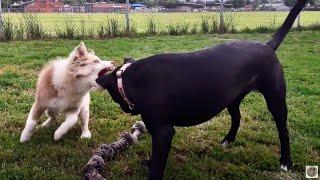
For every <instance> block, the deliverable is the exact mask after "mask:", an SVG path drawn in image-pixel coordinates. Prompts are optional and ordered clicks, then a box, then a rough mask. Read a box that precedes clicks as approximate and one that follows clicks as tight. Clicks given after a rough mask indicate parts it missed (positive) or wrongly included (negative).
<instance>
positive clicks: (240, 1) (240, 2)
mask: <svg viewBox="0 0 320 180" xmlns="http://www.w3.org/2000/svg"><path fill="white" fill-rule="evenodd" d="M229 2H230V3H231V4H232V5H233V7H234V8H242V7H244V6H245V5H246V2H247V0H230V1H229Z"/></svg>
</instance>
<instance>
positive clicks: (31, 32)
mask: <svg viewBox="0 0 320 180" xmlns="http://www.w3.org/2000/svg"><path fill="white" fill-rule="evenodd" d="M23 19H24V24H25V27H26V38H27V39H42V38H43V37H44V29H43V26H42V24H41V23H40V21H39V19H38V17H37V15H35V14H24V15H23Z"/></svg>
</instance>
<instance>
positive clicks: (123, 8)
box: [0, 1, 320, 40]
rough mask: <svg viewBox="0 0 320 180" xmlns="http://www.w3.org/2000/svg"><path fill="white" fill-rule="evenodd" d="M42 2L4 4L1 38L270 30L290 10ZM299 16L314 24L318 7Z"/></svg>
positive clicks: (304, 23)
mask: <svg viewBox="0 0 320 180" xmlns="http://www.w3.org/2000/svg"><path fill="white" fill-rule="evenodd" d="M50 2H51V1H50ZM55 2H59V1H55ZM37 3H38V4H37ZM46 3H49V2H47V1H35V2H31V3H28V4H27V5H24V6H23V8H21V7H20V8H16V11H17V9H18V10H19V11H20V12H12V11H14V9H13V10H11V12H8V9H6V10H5V11H4V12H3V13H1V11H0V31H1V34H2V39H5V40H10V39H39V38H50V37H59V38H70V39H72V38H76V37H78V38H81V37H92V38H108V37H118V36H132V35H137V34H147V35H156V34H171V35H180V34H196V33H223V32H250V31H254V30H258V31H259V32H270V31H273V30H275V29H277V28H278V27H279V26H280V25H281V24H282V23H283V21H284V19H285V18H286V16H287V15H288V13H289V10H290V9H289V8H288V9H280V10H277V9H272V8H270V7H267V6H266V5H262V6H261V7H260V8H259V9H258V8H257V7H256V8H255V9H254V8H253V6H252V5H246V6H245V7H244V8H238V9H235V8H232V7H231V8H230V7H228V4H225V5H223V4H203V3H202V4H198V3H179V4H174V5H172V4H171V5H170V4H169V5H168V4H167V5H163V4H156V5H152V6H151V5H149V6H146V5H143V4H129V3H123V4H110V3H95V4H84V5H77V6H67V5H64V4H61V3H60V6H58V7H55V6H48V5H46ZM39 4H40V5H42V6H40V5H39ZM29 6H31V7H29ZM266 7H267V9H266ZM281 7H282V6H281ZM276 8H278V7H276ZM282 8H284V7H282ZM0 9H1V8H0ZM298 19H299V25H300V26H302V27H312V28H314V29H319V26H320V11H303V12H302V13H301V16H300V18H298Z"/></svg>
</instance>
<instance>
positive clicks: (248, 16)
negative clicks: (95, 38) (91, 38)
mask: <svg viewBox="0 0 320 180" xmlns="http://www.w3.org/2000/svg"><path fill="white" fill-rule="evenodd" d="M37 15H38V17H39V21H40V23H41V24H42V25H43V27H44V29H45V32H46V33H47V34H50V35H51V34H56V32H57V31H59V30H60V29H64V28H65V26H66V23H68V24H69V25H72V26H73V28H74V29H75V31H76V32H78V33H80V31H81V30H82V27H86V30H87V31H90V32H94V33H96V32H97V31H98V29H99V27H100V26H101V24H107V23H108V20H110V19H117V20H118V21H119V25H120V27H121V29H124V25H125V15H124V14H117V13H107V14H106V13H82V14H78V13H74V14H72V13H61V14H56V13H50V14H48V13H39V14H37ZM287 15H288V12H267V11H266V12H226V13H225V21H226V22H228V21H232V22H233V24H234V27H235V28H236V29H237V30H243V29H245V28H249V29H255V28H258V27H260V26H268V27H278V26H280V25H281V24H282V23H283V21H284V19H285V18H286V16H287ZM208 16H210V17H215V18H217V19H218V18H219V12H201V13H132V14H130V21H131V24H132V25H133V26H134V28H136V29H137V31H138V32H139V33H144V32H147V29H148V23H149V21H150V20H151V19H153V20H154V22H155V23H156V25H157V26H156V27H157V32H161V31H166V30H167V26H169V25H177V24H179V25H190V27H193V26H197V27H198V31H200V25H201V22H202V19H203V17H208ZM8 18H9V19H11V20H13V21H14V24H19V23H20V22H21V19H23V18H22V14H4V19H8ZM71 22H72V23H71ZM301 23H302V25H304V26H308V25H311V24H315V23H320V11H303V12H302V13H301Z"/></svg>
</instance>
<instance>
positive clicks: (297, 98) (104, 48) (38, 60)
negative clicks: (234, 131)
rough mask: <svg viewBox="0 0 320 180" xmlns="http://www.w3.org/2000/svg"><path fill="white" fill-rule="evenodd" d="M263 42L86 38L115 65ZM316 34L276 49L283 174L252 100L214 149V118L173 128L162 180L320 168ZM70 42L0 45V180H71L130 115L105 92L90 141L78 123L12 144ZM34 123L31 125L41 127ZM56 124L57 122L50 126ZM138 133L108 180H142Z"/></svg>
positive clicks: (259, 102) (222, 125)
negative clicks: (59, 133) (57, 134)
mask: <svg viewBox="0 0 320 180" xmlns="http://www.w3.org/2000/svg"><path fill="white" fill-rule="evenodd" d="M269 37H270V34H264V35H261V34H235V35H230V34H224V35H193V36H178V37H174V36H173V37H172V36H159V37H156V38H147V37H143V38H131V39H129V38H122V39H112V40H108V41H99V40H87V41H85V43H86V44H87V46H88V47H89V48H92V49H94V50H95V52H96V54H97V55H99V56H100V57H102V58H103V59H114V60H116V61H117V62H118V63H119V64H120V63H121V62H122V59H123V58H124V57H127V56H132V57H134V58H142V57H146V56H149V55H153V54H157V53H162V52H188V51H194V50H197V49H202V48H205V47H210V46H212V45H214V44H217V43H221V42H225V41H230V40H235V39H252V40H260V41H264V40H267V39H269ZM319 39H320V32H319V31H317V32H308V31H305V32H294V33H291V34H289V36H288V37H287V38H286V41H285V42H284V43H283V44H282V46H281V47H280V49H279V50H278V55H279V58H280V59H281V62H282V64H283V67H284V71H285V75H286V80H287V89H288V94H287V97H288V98H287V102H288V108H289V118H288V120H289V122H288V123H289V131H290V138H291V150H292V158H293V163H294V166H293V171H292V172H289V173H284V172H280V170H279V161H278V159H279V145H278V144H279V140H278V135H277V131H276V128H275V123H274V122H273V120H272V118H271V115H270V113H269V112H268V111H267V108H266V105H265V102H264V100H263V98H262V96H261V95H259V94H257V93H252V94H250V95H249V96H248V97H246V98H245V100H244V102H243V103H242V105H241V112H242V117H243V118H242V124H241V127H240V130H239V133H238V136H237V138H236V141H235V142H234V143H233V144H232V145H231V146H230V147H229V148H227V149H223V148H222V147H221V146H220V145H219V141H220V140H222V139H223V137H224V136H225V135H226V133H227V131H228V130H229V126H230V117H229V115H228V114H227V113H226V112H225V111H224V112H222V113H221V114H220V115H218V116H217V117H215V118H214V120H213V121H210V122H208V123H206V124H203V125H199V126H196V127H189V128H177V133H176V135H175V137H174V140H173V145H172V149H171V152H170V155H169V159H168V163H167V168H166V172H165V179H240V178H243V179H257V177H259V179H283V178H293V179H300V178H301V179H302V178H304V168H305V165H320V156H319V154H320V122H319V119H320V111H319V109H320V104H319V102H320V83H319V82H320V74H319V72H320V59H319V57H320V51H319V49H320V41H319ZM78 44H79V41H71V40H69V41H63V40H57V41H28V42H21V41H15V42H9V43H0V57H1V58H0V114H1V116H0V162H1V163H0V179H80V178H81V175H82V168H83V166H84V165H85V164H86V162H87V161H88V160H89V158H90V157H91V154H92V152H94V150H95V149H96V148H97V147H99V145H100V144H101V143H110V142H112V141H115V140H116V139H117V138H118V137H119V134H120V133H121V132H123V131H127V130H129V129H130V127H131V125H132V124H133V123H134V122H135V121H138V120H140V117H138V116H136V117H131V116H129V115H126V114H124V113H123V112H121V111H120V110H119V108H118V105H117V104H115V103H113V102H112V100H111V98H110V96H109V95H108V94H107V93H106V92H94V93H92V94H93V96H92V103H91V107H90V108H91V123H90V129H91V131H92V135H93V137H92V139H90V140H83V139H80V133H81V132H80V125H77V126H76V127H75V128H74V129H72V130H71V131H70V132H69V133H68V134H67V135H66V136H65V137H64V138H63V139H62V140H60V141H58V142H55V141H54V140H53V133H54V130H55V129H56V127H55V128H49V129H42V128H40V129H38V130H37V132H36V133H35V134H34V136H33V138H32V140H31V141H30V142H29V143H26V144H21V143H19V137H20V133H21V131H22V129H23V127H24V124H25V119H26V117H27V114H28V111H29V108H30V107H31V104H32V102H33V100H34V91H35V90H34V87H35V82H36V78H37V73H38V72H39V71H40V69H41V67H42V66H43V65H44V64H45V63H46V62H48V60H50V59H53V58H55V57H58V56H66V55H68V54H69V52H70V51H71V50H73V48H74V47H75V46H76V45H78ZM43 121H44V118H42V119H41V122H43ZM62 121H63V119H62V118H61V119H60V123H61V122H62ZM150 147H151V140H150V136H149V135H146V136H144V138H142V140H141V141H140V142H139V143H138V144H137V145H135V146H133V147H130V148H129V149H128V150H127V151H125V152H124V153H123V154H121V155H119V156H118V157H117V158H116V160H114V161H111V162H108V165H107V166H106V168H105V169H104V171H105V172H104V175H106V176H108V178H110V179H144V178H145V177H146V176H147V171H146V169H145V168H144V167H143V166H142V165H140V163H139V162H140V161H141V160H143V159H146V158H148V157H149V156H150V153H151V150H150Z"/></svg>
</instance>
